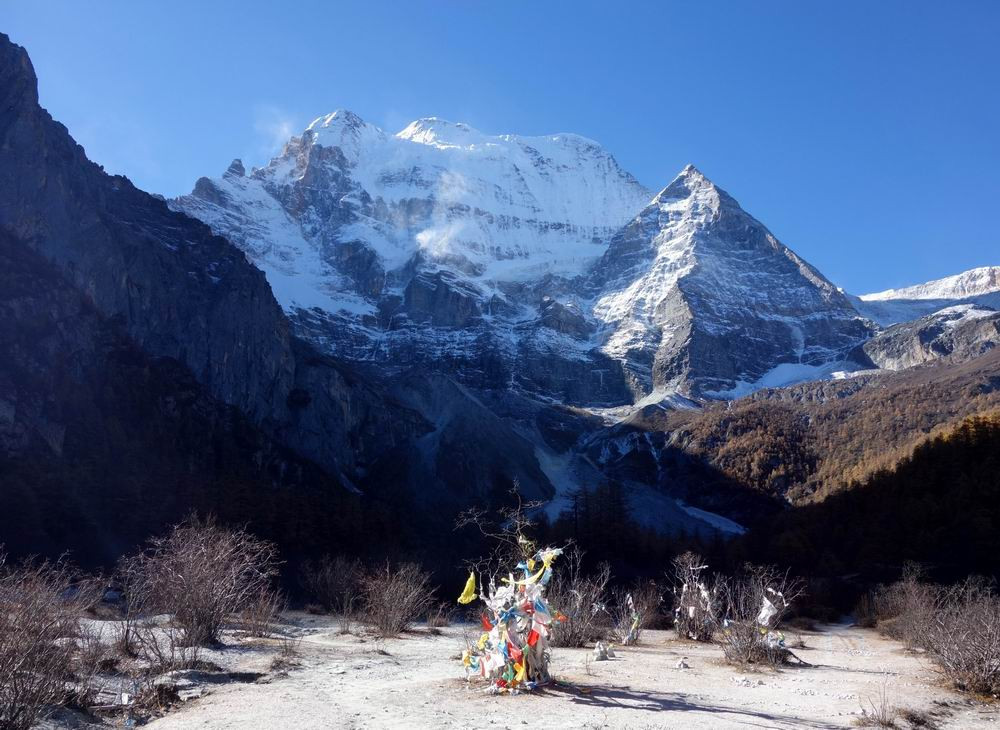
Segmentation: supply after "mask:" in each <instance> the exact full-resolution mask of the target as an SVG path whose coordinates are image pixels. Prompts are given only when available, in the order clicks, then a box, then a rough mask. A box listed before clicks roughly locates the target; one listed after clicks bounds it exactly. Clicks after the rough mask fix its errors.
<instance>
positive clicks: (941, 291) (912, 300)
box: [852, 266, 1000, 326]
mask: <svg viewBox="0 0 1000 730" xmlns="http://www.w3.org/2000/svg"><path fill="white" fill-rule="evenodd" d="M852 299H853V303H854V305H855V307H856V308H857V309H858V311H860V312H861V313H862V314H863V315H865V316H866V317H868V318H869V319H871V320H872V321H874V322H878V323H879V324H880V325H882V326H889V325H893V324H898V323H900V322H910V321H912V320H915V319H919V318H921V317H926V316H927V315H929V314H933V313H934V312H937V311H939V310H942V309H945V308H946V307H951V306H954V305H956V304H962V303H966V304H981V305H986V306H988V307H992V308H994V309H995V308H998V307H1000V266H982V267H980V268H977V269H970V270H969V271H964V272H962V273H961V274H955V275H954V276H946V277H945V278H943V279H935V280H934V281H928V282H926V283H924V284H916V285H914V286H908V287H903V288H901V289H887V290H886V291H881V292H875V293H873V294H862V295H861V296H860V297H854V298H852Z"/></svg>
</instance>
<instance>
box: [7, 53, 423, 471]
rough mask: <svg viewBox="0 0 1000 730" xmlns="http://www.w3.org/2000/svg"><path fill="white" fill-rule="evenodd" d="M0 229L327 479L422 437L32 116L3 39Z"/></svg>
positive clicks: (176, 221) (28, 80)
mask: <svg viewBox="0 0 1000 730" xmlns="http://www.w3.org/2000/svg"><path fill="white" fill-rule="evenodd" d="M230 173H231V174H232V175H233V176H237V175H238V174H239V168H238V166H235V165H234V166H233V167H232V168H231V170H230ZM0 228H2V229H3V230H4V231H6V232H8V233H9V234H11V235H13V236H15V237H16V238H17V239H18V240H20V241H22V242H24V245H29V246H30V247H31V248H33V249H34V250H35V251H37V252H39V253H40V254H42V255H43V256H44V257H45V258H47V259H49V260H51V261H53V262H54V263H55V264H56V265H57V266H58V267H59V268H60V269H61V271H62V272H63V273H64V275H65V276H66V277H67V278H68V280H69V282H70V283H71V285H73V286H74V287H75V288H76V289H78V290H79V291H80V292H82V293H83V294H84V295H86V296H87V297H88V298H89V299H90V300H91V301H92V302H93V303H94V305H95V306H96V308H97V310H98V311H99V312H100V313H101V314H102V315H104V316H106V317H110V318H116V319H118V320H120V321H121V322H122V324H123V326H124V328H125V331H126V332H127V334H128V335H129V336H130V337H131V338H133V340H134V341H135V342H136V344H137V345H138V346H139V347H141V348H142V349H143V350H144V351H146V352H147V353H149V354H151V355H153V356H156V357H169V358H173V359H175V360H177V361H178V362H180V363H182V364H183V365H184V366H186V367H187V368H189V369H190V371H191V372H192V373H193V374H194V376H195V377H196V378H197V379H198V381H199V382H201V383H203V384H204V385H205V386H206V387H207V388H208V390H209V392H210V393H211V395H212V396H214V397H215V398H218V399H219V400H221V401H223V402H225V403H228V404H230V405H233V406H236V407H237V408H239V409H240V410H241V411H243V412H244V413H246V414H247V415H248V416H249V417H250V418H251V419H252V420H253V421H254V422H256V423H258V424H260V425H262V426H264V427H266V429H267V430H268V432H269V433H271V434H274V435H279V436H280V438H281V439H282V440H283V441H284V442H285V443H289V444H292V445H293V446H294V448H296V449H297V450H298V451H299V453H301V454H303V455H305V456H307V457H309V458H311V459H314V460H315V461H317V462H319V463H321V464H323V465H324V466H325V467H327V468H329V469H331V471H333V473H336V474H341V475H343V476H344V477H345V478H346V479H348V480H350V479H351V478H352V477H354V476H355V475H357V474H359V473H361V472H363V469H364V465H365V463H366V462H367V461H370V460H371V459H373V458H375V456H376V455H377V454H378V453H380V451H381V450H383V449H384V448H385V446H386V444H390V445H391V444H392V443H395V442H397V441H399V440H402V439H405V438H409V437H411V436H413V435H415V434H417V433H420V432H422V431H423V430H425V429H426V428H427V426H426V424H424V423H423V422H422V421H421V419H420V418H419V416H417V415H416V414H414V413H412V412H409V411H407V410H406V409H403V408H395V407H394V406H393V404H392V401H391V399H386V398H384V397H383V395H382V394H380V393H379V392H378V390H377V388H375V387H373V386H371V385H368V384H366V383H365V382H364V381H363V380H361V379H360V378H358V377H357V376H356V375H354V374H351V373H349V372H347V371H345V370H344V369H343V368H341V367H340V366H337V365H336V364H335V363H332V362H330V361H329V360H328V359H324V358H323V357H321V356H319V355H318V354H317V353H315V352H314V351H313V350H312V348H311V347H308V346H305V345H304V343H300V342H298V341H297V340H296V338H295V337H293V336H292V334H291V331H290V327H289V323H288V320H287V318H286V317H285V315H284V314H283V312H282V310H281V307H280V306H279V305H278V303H277V302H276V301H275V299H274V296H273V295H272V293H271V289H270V287H269V286H268V282H267V280H266V279H265V277H264V275H263V274H262V273H261V272H260V270H258V269H257V268H255V267H254V266H253V265H252V264H250V263H249V262H248V261H247V260H246V257H245V256H244V254H243V253H242V252H241V251H240V250H239V249H237V248H235V247H234V246H233V245H231V244H230V243H229V242H228V241H226V240H224V239H222V238H220V237H218V236H214V235H212V232H211V231H210V230H209V229H208V228H207V227H206V226H204V225H203V224H201V223H200V222H198V221H195V220H192V219H191V218H189V217H187V216H185V215H182V214H180V213H176V212H174V211H171V210H170V209H169V208H168V207H167V205H166V204H165V203H164V202H163V201H162V200H159V199H157V198H155V197H153V196H151V195H148V194H146V193H144V192H142V191H140V190H137V189H136V188H135V187H134V186H132V184H131V183H130V182H129V181H128V180H127V179H125V178H123V177H111V176H108V175H106V174H105V173H104V172H103V170H101V169H100V168H99V167H98V166H97V165H95V164H93V163H92V162H90V161H89V160H88V159H87V158H86V156H85V154H84V151H83V149H82V148H81V147H80V146H79V145H77V144H76V143H75V142H74V141H73V140H72V138H71V137H70V136H69V133H68V132H67V130H66V128H65V127H63V126H62V125H61V124H58V123H57V122H55V121H53V120H52V118H51V117H50V116H49V114H48V113H47V112H46V111H45V110H44V109H42V108H41V107H40V106H39V105H38V95H37V81H36V79H35V74H34V71H33V69H32V67H31V62H30V61H29V60H28V56H27V54H26V53H25V52H24V50H23V49H22V48H20V47H19V46H16V45H14V44H12V43H10V41H9V40H8V39H7V37H6V36H3V35H0Z"/></svg>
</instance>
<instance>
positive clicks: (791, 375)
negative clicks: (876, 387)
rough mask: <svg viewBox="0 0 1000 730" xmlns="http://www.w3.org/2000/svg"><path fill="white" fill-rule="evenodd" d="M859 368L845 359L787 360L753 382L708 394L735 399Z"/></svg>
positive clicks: (738, 382) (822, 378)
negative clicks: (809, 363)
mask: <svg viewBox="0 0 1000 730" xmlns="http://www.w3.org/2000/svg"><path fill="white" fill-rule="evenodd" d="M857 369H858V366H857V365H856V364H854V363H852V362H850V361H844V360H841V361H838V362H828V363H822V364H820V365H806V364H804V363H791V362H786V363H781V364H780V365H777V366H776V367H773V368H771V369H770V370H769V371H767V372H766V373H764V375H762V376H761V377H760V378H758V379H757V380H754V381H751V382H748V381H745V380H740V381H737V383H736V386H735V387H733V388H731V389H729V390H719V391H713V392H710V393H707V395H710V396H711V397H713V398H722V399H726V400H735V399H737V398H742V397H743V396H745V395H749V394H750V393H753V392H754V391H756V390H761V389H763V388H783V387H785V386H788V385H795V384H796V383H804V382H808V381H812V380H828V379H831V378H833V377H834V376H835V374H839V375H840V376H841V377H842V376H843V374H844V373H845V372H846V371H850V370H857Z"/></svg>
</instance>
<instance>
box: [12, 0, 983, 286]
mask: <svg viewBox="0 0 1000 730" xmlns="http://www.w3.org/2000/svg"><path fill="white" fill-rule="evenodd" d="M0 31H3V32H6V33H8V34H9V35H10V36H11V38H12V39H13V40H14V41H15V42H17V43H20V44H22V45H24V46H25V47H26V48H27V49H28V51H29V53H30V54H31V57H32V60H33V62H34V65H35V69H36V70H37V72H38V75H39V77H40V94H41V101H42V104H43V105H44V106H45V107H46V108H48V109H49V111H50V112H52V114H53V116H55V117H56V118H57V119H58V120H60V121H62V122H63V123H65V124H66V126H67V127H69V129H70V132H71V133H72V134H73V135H74V136H75V137H76V138H77V140H78V141H79V142H80V143H81V144H83V145H84V147H85V148H86V149H87V152H88V153H89V155H90V156H91V157H92V158H93V159H95V160H96V161H98V162H100V163H102V164H104V165H105V166H106V167H107V168H108V169H109V170H110V171H113V172H121V173H124V174H126V175H128V176H129V177H130V178H131V179H132V180H133V181H134V182H135V183H136V184H137V185H139V186H140V187H142V188H145V189H147V190H150V191H153V192H160V193H163V194H166V195H176V194H179V193H182V192H186V191H188V190H190V188H191V187H192V185H193V183H194V181H195V180H196V179H197V178H198V177H199V176H201V175H216V174H219V173H221V172H222V171H223V170H224V169H225V167H226V166H227V165H228V164H229V162H230V160H231V159H232V158H234V157H242V158H243V159H244V161H245V162H246V163H247V164H248V166H249V165H251V164H262V163H263V162H265V161H266V159H267V158H268V157H269V155H270V154H271V153H273V152H274V151H276V149H277V148H278V147H279V146H280V142H281V140H282V139H283V138H285V137H287V136H289V135H290V134H292V133H297V132H298V131H301V129H302V128H303V127H304V126H305V125H306V124H308V122H309V121H310V120H311V119H312V118H314V117H316V116H319V115H320V114H323V113H326V112H329V111H332V110H334V109H337V108H347V109H351V110H353V111H355V112H357V113H358V114H360V115H361V116H362V117H364V118H366V119H368V120H369V121H371V122H374V123H376V124H378V125H380V126H383V127H385V128H386V129H388V130H391V131H398V129H401V128H402V127H403V126H405V124H406V123H407V122H409V121H411V120H413V119H417V118H420V117H425V116H438V117H443V118H446V119H450V120H452V121H465V122H467V123H469V124H471V125H472V126H474V127H476V128H478V129H480V130H482V131H484V132H489V133H503V132H516V133H521V134H545V133H553V132H561V131H571V132H576V133H579V134H583V135H585V136H588V137H591V138H593V139H596V140H598V141H599V142H601V143H602V144H603V145H604V146H605V147H607V148H608V149H609V150H611V152H613V153H614V154H615V156H616V157H617V158H618V160H619V162H621V164H622V165H623V166H624V167H625V168H626V169H628V170H630V171H631V172H633V174H635V175H636V176H637V177H638V178H639V179H640V180H641V181H642V182H643V183H645V184H646V185H647V186H649V187H651V188H659V187H662V186H663V185H665V184H666V183H667V182H669V180H670V179H671V178H672V177H673V176H674V175H675V174H676V173H677V172H678V171H679V170H680V169H681V168H682V167H683V166H684V165H685V164H686V163H688V162H693V163H694V164H695V165H697V166H698V167H699V168H701V169H702V171H703V172H705V174H706V175H708V176H709V177H710V178H712V179H713V180H714V181H715V182H716V183H717V184H719V185H720V186H721V187H723V188H725V189H726V190H728V191H729V192H730V193H732V194H733V195H734V196H735V197H736V198H737V199H738V200H739V201H740V202H741V203H742V205H743V207H744V208H746V209H747V210H748V211H750V212H751V213H752V214H753V215H755V216H756V217H757V218H759V219H760V220H761V221H763V222H764V223H765V224H766V225H767V226H768V227H769V228H770V229H771V230H772V231H773V232H774V233H775V234H776V235H777V236H778V237H779V238H780V239H781V240H782V241H783V242H784V243H785V244H787V245H789V246H791V247H792V248H793V249H795V250H796V251H797V252H798V253H800V254H801V255H802V256H804V257H805V258H806V259H807V260H809V261H810V262H811V263H813V264H814V265H816V266H817V267H818V268H819V269H820V270H821V271H822V272H823V273H824V274H826V275H827V277H829V278H830V279H831V280H833V281H834V282H835V283H837V284H839V285H841V286H844V287H845V288H847V289H848V290H850V291H853V292H865V291H871V290H877V289H884V288H887V287H891V286H900V285H904V284H908V283H914V282H918V281H923V280H926V279H930V278H936V277H939V276H944V275H947V274H951V273H957V272H958V271H961V270H964V269H968V268H971V267H974V266H980V265H986V264H1000V225H998V212H1000V42H998V41H997V38H1000V2H995V1H992V0H983V1H981V2H975V1H967V2H917V1H911V2H895V1H893V0H880V1H879V2H851V1H848V0H838V1H837V2H832V1H831V2H818V1H816V2H807V1H799V2H767V1H764V0H762V1H760V2H738V1H736V0H733V2H699V3H690V2H685V3H679V2H677V3H675V2H649V3H646V2H619V3H611V2H587V1H586V0H574V1H572V2H556V1H552V0H546V1H545V2H514V1H509V2H494V3H486V2H472V1H465V2H443V1H442V2H417V1H415V0H414V1H411V2H406V3H403V2H385V1H382V0H365V2H340V3H334V2H312V1H310V0H297V1H296V2H294V3H265V2H259V3H258V2H252V1H250V0H241V1H239V2H236V1H231V2H193V1H187V0H172V1H171V2H169V3H154V2H134V1H130V2H110V1H105V2H96V3H89V2H88V3H83V2H76V1H74V2H69V1H62V0H47V2H44V3H42V2H34V1H33V0H30V1H29V0H0Z"/></svg>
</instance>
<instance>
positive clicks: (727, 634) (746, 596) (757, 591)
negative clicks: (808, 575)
mask: <svg viewBox="0 0 1000 730" xmlns="http://www.w3.org/2000/svg"><path fill="white" fill-rule="evenodd" d="M803 589H804V583H803V582H802V581H801V580H800V579H798V578H792V577H790V576H789V574H788V573H787V572H786V573H782V572H780V571H778V570H777V569H776V568H772V567H768V566H756V565H746V566H744V568H743V570H742V571H741V572H740V573H738V574H737V575H735V576H732V577H729V578H725V579H722V580H720V582H719V596H720V598H721V603H722V608H723V614H722V615H724V616H725V620H724V621H723V622H722V624H721V625H720V627H719V631H718V632H717V634H716V635H717V638H718V641H719V642H720V643H721V644H722V651H723V654H725V657H726V660H727V661H728V662H730V663H733V664H738V665H741V666H744V665H747V664H766V665H769V666H777V665H778V664H782V663H784V662H785V661H787V660H788V658H789V657H790V655H791V653H790V652H789V651H788V650H787V649H785V648H784V647H783V646H782V645H781V643H780V642H779V641H778V639H777V635H776V633H775V632H774V629H775V628H776V627H777V626H779V625H780V623H781V620H782V618H784V616H785V615H786V614H787V613H788V610H789V608H790V607H791V606H792V604H793V603H794V601H795V599H797V598H798V597H799V596H801V595H802V592H803Z"/></svg>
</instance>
